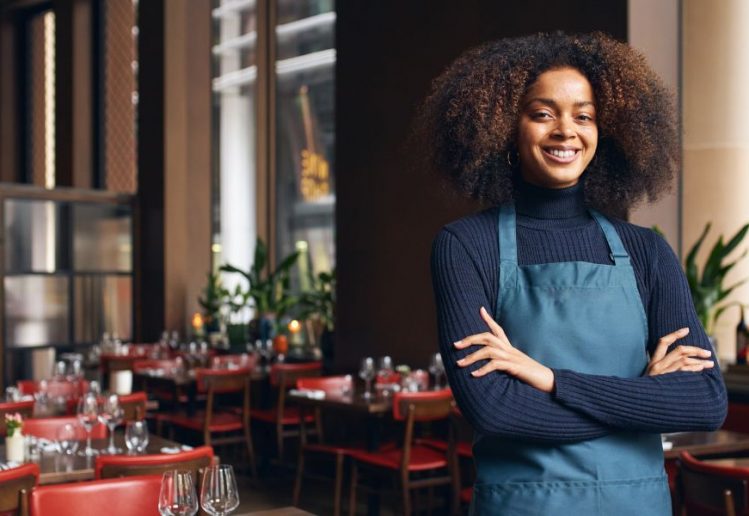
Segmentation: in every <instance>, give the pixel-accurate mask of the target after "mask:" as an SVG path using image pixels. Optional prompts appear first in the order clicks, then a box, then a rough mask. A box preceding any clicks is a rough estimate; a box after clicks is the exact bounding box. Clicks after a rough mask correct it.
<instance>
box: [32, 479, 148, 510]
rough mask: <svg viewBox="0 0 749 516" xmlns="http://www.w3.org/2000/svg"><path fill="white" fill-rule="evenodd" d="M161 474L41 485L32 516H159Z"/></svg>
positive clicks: (34, 490)
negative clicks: (103, 515)
mask: <svg viewBox="0 0 749 516" xmlns="http://www.w3.org/2000/svg"><path fill="white" fill-rule="evenodd" d="M160 490H161V475H147V476H138V477H126V478H116V479H107V480H92V481H89V482H74V483H69V484H56V485H47V486H39V487H36V488H34V489H33V490H32V491H31V497H30V501H29V505H30V507H31V516H51V515H54V516H101V515H102V514H106V515H107V516H159V492H160Z"/></svg>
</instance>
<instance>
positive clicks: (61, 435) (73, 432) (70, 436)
mask: <svg viewBox="0 0 749 516" xmlns="http://www.w3.org/2000/svg"><path fill="white" fill-rule="evenodd" d="M56 435H57V448H58V449H59V450H60V453H61V454H63V455H75V452H76V451H78V429H77V428H76V426H75V425H74V424H72V423H65V424H64V425H62V426H61V427H60V428H58V429H57V432H56Z"/></svg>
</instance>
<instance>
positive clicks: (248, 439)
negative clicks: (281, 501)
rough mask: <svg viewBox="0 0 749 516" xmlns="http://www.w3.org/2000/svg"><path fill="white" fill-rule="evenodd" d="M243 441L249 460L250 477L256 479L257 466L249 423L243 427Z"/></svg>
mask: <svg viewBox="0 0 749 516" xmlns="http://www.w3.org/2000/svg"><path fill="white" fill-rule="evenodd" d="M244 442H245V446H247V458H248V459H249V461H250V472H251V473H252V478H253V479H255V480H256V479H257V466H256V465H255V449H254V448H253V446H252V434H251V432H250V427H249V425H246V426H245V427H244Z"/></svg>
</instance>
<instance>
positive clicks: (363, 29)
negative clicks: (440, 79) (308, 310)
mask: <svg viewBox="0 0 749 516" xmlns="http://www.w3.org/2000/svg"><path fill="white" fill-rule="evenodd" d="M337 14H338V19H337V36H336V37H337V43H336V47H337V53H338V62H337V72H336V73H337V84H336V91H337V92H336V103H337V104H336V113H337V114H336V124H337V127H336V135H337V136H336V138H337V140H336V147H337V150H336V193H337V208H336V219H337V221H336V224H337V236H336V245H337V259H336V261H337V264H338V306H337V310H338V312H337V327H336V347H335V365H336V369H351V368H353V367H356V366H357V364H358V361H359V360H360V359H361V357H363V356H365V355H373V356H381V355H385V354H389V355H391V356H392V357H393V359H394V360H395V363H407V364H409V365H411V366H412V367H425V366H426V365H427V360H428V357H429V355H430V354H431V353H434V352H435V351H436V349H437V331H436V319H435V311H434V301H433V296H432V286H431V280H430V275H429V255H430V251H431V243H432V239H433V238H434V236H435V234H436V233H437V232H438V231H439V229H440V227H442V226H443V225H444V224H445V223H446V222H449V221H450V220H453V219H456V218H458V217H460V216H463V215H465V214H468V213H471V212H472V211H475V210H477V209H479V208H480V207H479V206H477V205H476V204H472V203H470V202H468V201H463V200H460V199H457V198H455V197H453V196H451V195H449V194H447V193H446V192H445V191H444V189H443V188H442V186H441V185H439V184H438V182H437V181H435V179H434V178H433V177H430V176H429V175H427V174H426V173H424V172H423V171H420V170H418V169H417V168H415V167H414V166H413V161H412V160H410V157H411V156H412V155H413V154H414V149H412V148H409V146H408V143H407V141H406V139H407V136H408V133H409V128H410V125H411V120H412V117H413V115H414V112H415V109H416V106H417V104H418V103H419V102H420V101H421V99H422V98H423V97H424V95H425V94H426V92H427V90H428V87H429V83H430V81H431V79H432V78H434V77H435V76H436V75H438V74H439V73H440V71H441V70H442V69H444V67H445V66H446V65H447V64H448V63H450V62H451V61H452V60H453V59H454V58H456V57H457V56H458V55H460V54H461V53H462V52H463V51H464V50H467V49H468V48H471V47H473V46H476V45H478V44H480V43H482V42H485V41H489V40H492V39H496V38H500V37H506V36H518V35H523V34H528V33H533V32H538V31H553V30H564V31H567V32H587V31H591V30H601V31H604V32H607V33H609V34H611V35H612V36H614V37H616V38H617V39H620V40H626V36H627V2H626V0H613V1H608V2H601V1H600V0H567V1H565V2H551V1H548V0H524V1H522V2H509V1H504V2H502V1H497V0H461V1H459V2H457V1H447V0H444V1H437V0H408V1H403V0H378V1H376V2H365V1H355V0H339V1H338V2H337Z"/></svg>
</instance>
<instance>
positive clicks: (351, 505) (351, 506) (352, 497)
mask: <svg viewBox="0 0 749 516" xmlns="http://www.w3.org/2000/svg"><path fill="white" fill-rule="evenodd" d="M358 474H359V472H358V468H357V467H356V461H353V462H352V464H351V489H350V490H349V497H348V513H349V516H353V515H354V514H356V483H357V481H358V480H357V476H358Z"/></svg>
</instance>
